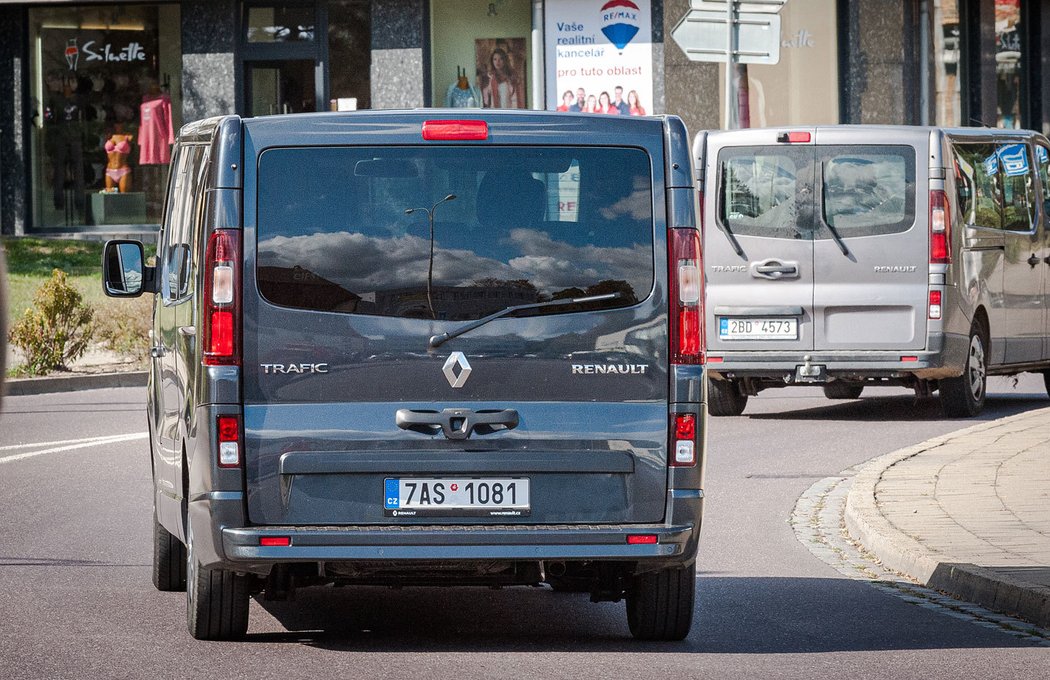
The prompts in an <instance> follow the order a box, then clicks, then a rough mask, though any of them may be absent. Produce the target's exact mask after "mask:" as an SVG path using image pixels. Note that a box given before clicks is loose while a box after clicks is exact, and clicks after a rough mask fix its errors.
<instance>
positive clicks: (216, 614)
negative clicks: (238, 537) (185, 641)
mask: <svg viewBox="0 0 1050 680" xmlns="http://www.w3.org/2000/svg"><path fill="white" fill-rule="evenodd" d="M186 543H187V548H186V624H187V626H188V627H189V629H190V635H192V636H193V637H194V638H196V639H198V640H235V639H237V638H239V637H241V636H243V635H244V634H245V633H246V632H248V577H247V576H244V575H243V574H237V573H234V572H232V571H227V570H225V569H206V568H204V567H202V566H201V565H200V562H198V561H197V556H196V554H194V550H193V530H192V528H191V527H190V523H189V521H187V522H186Z"/></svg>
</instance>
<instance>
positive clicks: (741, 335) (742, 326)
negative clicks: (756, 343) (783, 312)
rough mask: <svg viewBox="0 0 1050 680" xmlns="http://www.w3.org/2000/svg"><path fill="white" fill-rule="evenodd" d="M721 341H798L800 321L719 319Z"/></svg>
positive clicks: (749, 318)
mask: <svg viewBox="0 0 1050 680" xmlns="http://www.w3.org/2000/svg"><path fill="white" fill-rule="evenodd" d="M718 337H719V339H721V340H797V339H798V319H759V318H754V317H747V318H733V317H728V316H721V317H719V318H718Z"/></svg>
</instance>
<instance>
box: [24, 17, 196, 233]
mask: <svg viewBox="0 0 1050 680" xmlns="http://www.w3.org/2000/svg"><path fill="white" fill-rule="evenodd" d="M29 36H30V43H29V45H30V77H29V80H30V86H29V91H30V96H31V97H32V100H31V119H32V131H31V140H30V145H31V146H30V152H31V170H30V172H31V178H30V187H31V196H32V199H31V204H32V211H33V223H34V226H35V227H36V228H39V229H63V228H69V227H80V226H83V225H113V224H123V225H140V224H156V223H159V222H160V218H161V211H162V210H163V200H164V185H165V180H166V177H167V165H168V161H169V160H170V146H169V145H170V143H171V141H172V137H173V133H174V131H175V130H177V129H178V127H179V126H180V125H181V123H182V121H181V115H180V112H181V109H182V105H181V76H182V50H181V46H180V20H179V7H178V5H104V6H86V7H61V8H50V7H49V8H33V9H30V10H29Z"/></svg>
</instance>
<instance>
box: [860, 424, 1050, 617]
mask: <svg viewBox="0 0 1050 680" xmlns="http://www.w3.org/2000/svg"><path fill="white" fill-rule="evenodd" d="M845 522H846V527H847V529H848V530H849V532H850V533H851V534H852V535H853V536H854V537H855V538H856V539H857V540H858V541H859V542H860V543H861V544H862V545H864V546H865V547H866V548H867V549H868V550H869V551H871V552H872V553H874V554H875V555H876V556H877V557H878V558H879V560H881V561H882V562H883V563H884V564H886V565H887V566H889V567H891V568H893V569H896V570H898V571H901V572H903V573H905V574H908V575H909V576H911V577H913V578H915V579H916V580H918V581H920V582H921V583H923V584H925V585H928V586H930V587H932V588H935V589H937V590H941V591H944V592H947V593H949V594H951V595H953V596H955V597H958V598H960V599H964V600H969V601H972V602H976V603H977V604H980V605H982V606H985V607H988V608H991V609H995V610H998V611H1001V612H1004V613H1007V614H1011V615H1016V616H1020V617H1021V618H1024V619H1027V620H1028V621H1031V622H1032V623H1035V624H1036V625H1039V626H1041V627H1050V409H1040V410H1038V411H1031V412H1028V413H1023V414H1020V415H1016V416H1012V417H1009V418H1004V419H1002V420H997V421H993V422H990V423H983V424H981V425H977V426H974V427H971V428H968V429H966V430H962V431H958V432H954V433H951V434H949V435H945V436H943V437H938V438H936V439H931V440H929V441H927V442H924V443H923V444H920V445H918V446H914V447H910V448H908V449H904V450H901V451H897V452H894V453H891V454H888V455H886V456H882V457H880V458H877V459H875V460H874V461H872V462H871V463H869V464H867V465H866V466H865V467H864V468H863V469H862V470H861V471H860V472H859V473H858V475H857V477H856V479H855V481H854V483H853V487H852V489H851V490H850V493H849V498H848V500H847V503H846V513H845Z"/></svg>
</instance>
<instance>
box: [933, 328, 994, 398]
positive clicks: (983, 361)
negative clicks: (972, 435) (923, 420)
mask: <svg viewBox="0 0 1050 680" xmlns="http://www.w3.org/2000/svg"><path fill="white" fill-rule="evenodd" d="M968 347H969V349H968V350H967V352H966V366H965V367H964V369H963V374H962V375H960V376H959V377H957V378H943V379H941V381H940V385H939V386H938V389H939V390H940V392H941V410H942V411H944V415H945V416H946V417H948V418H973V417H974V416H976V415H977V414H978V413H980V412H981V409H983V408H984V400H985V397H986V396H987V393H988V353H987V347H988V340H987V338H986V336H985V333H984V330H983V329H982V328H981V327H980V326H979V325H978V324H977V323H976V322H974V325H973V326H971V327H970V343H969V345H968Z"/></svg>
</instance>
